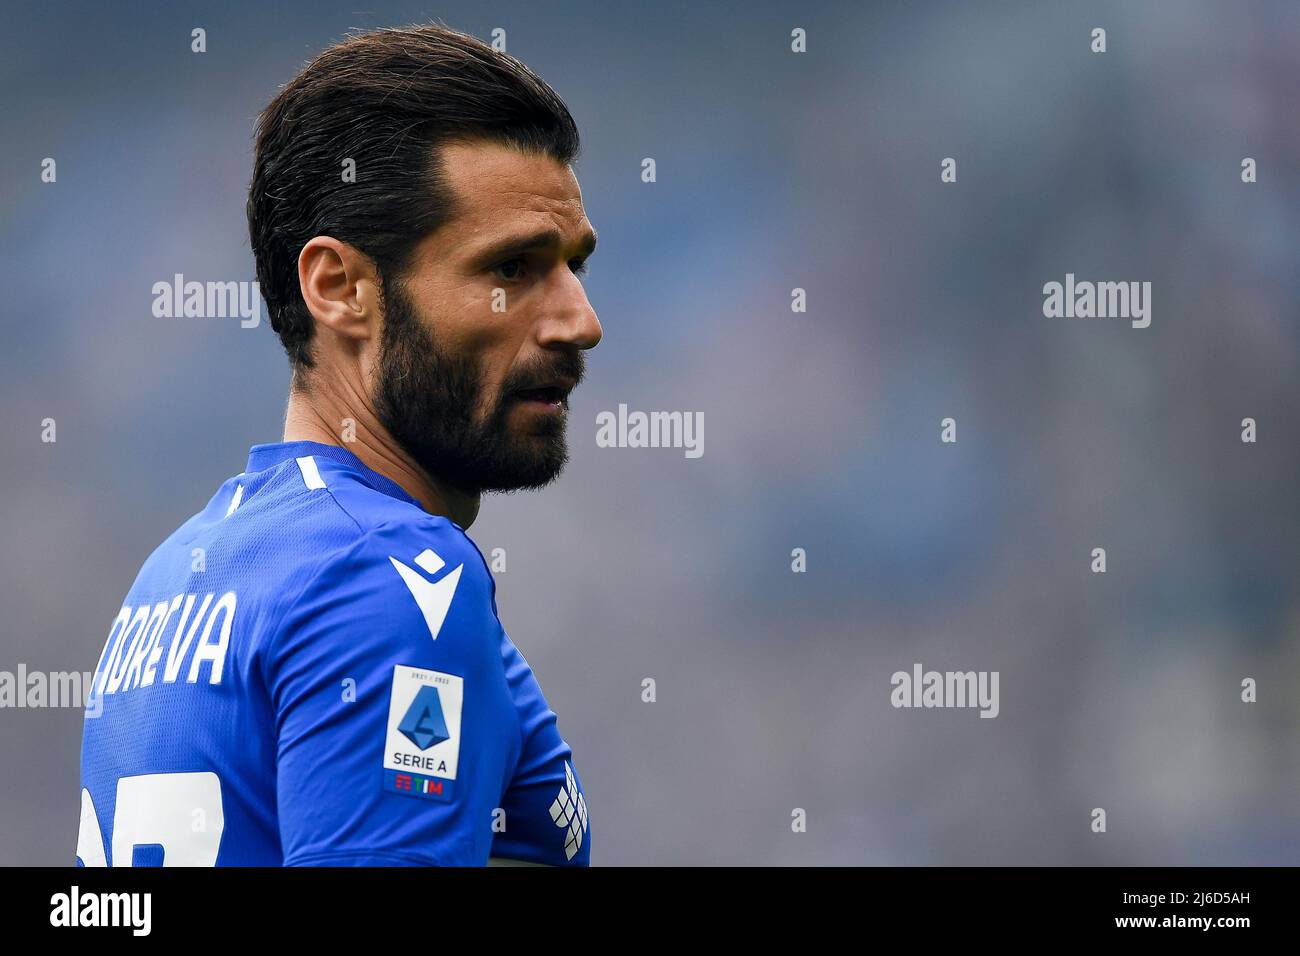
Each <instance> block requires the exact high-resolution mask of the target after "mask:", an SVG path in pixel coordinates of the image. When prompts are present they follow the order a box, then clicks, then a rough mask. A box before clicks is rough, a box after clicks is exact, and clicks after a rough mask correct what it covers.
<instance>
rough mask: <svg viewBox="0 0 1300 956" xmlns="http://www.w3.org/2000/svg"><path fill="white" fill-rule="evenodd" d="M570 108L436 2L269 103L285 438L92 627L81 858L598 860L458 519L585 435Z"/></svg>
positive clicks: (258, 451) (334, 56) (261, 274)
mask: <svg viewBox="0 0 1300 956" xmlns="http://www.w3.org/2000/svg"><path fill="white" fill-rule="evenodd" d="M577 151H578V133H577V129H576V127H575V125H574V122H573V119H572V117H571V116H570V115H569V112H568V110H567V109H566V108H565V106H564V104H563V103H562V102H561V100H560V99H559V97H558V96H557V95H556V94H555V93H554V91H552V90H551V89H550V88H549V87H548V86H547V85H546V84H545V83H543V82H542V81H541V80H540V79H539V78H538V77H537V76H536V75H535V74H534V73H532V72H531V71H530V70H529V69H528V68H527V67H526V66H524V65H523V64H522V63H520V62H519V61H517V60H515V59H514V58H512V57H509V56H506V55H503V54H500V53H497V52H495V51H493V50H492V49H490V48H489V47H487V46H486V45H484V44H483V43H481V42H479V41H478V40H475V39H473V38H472V37H468V36H464V35H462V34H459V33H455V32H453V31H450V30H447V29H444V28H440V27H420V28H412V29H407V30H385V31H379V32H375V33H370V34H367V35H363V36H358V37H355V38H352V39H350V40H348V41H347V42H344V43H342V44H340V45H338V46H336V47H333V48H331V49H329V50H327V51H326V52H325V53H323V54H322V55H321V56H319V57H318V58H317V59H316V60H314V61H313V62H312V63H311V64H309V65H308V66H307V68H306V69H305V70H304V71H303V72H302V73H301V74H300V75H299V76H298V77H296V78H295V79H294V80H293V81H292V82H291V83H289V85H288V86H286V87H285V88H284V90H283V91H281V93H280V94H279V95H278V96H277V97H276V98H275V100H274V101H273V102H272V103H271V104H270V106H268V107H267V109H266V110H265V112H264V113H263V114H262V116H261V119H260V123H259V126H258V131H257V141H256V155H255V160H254V171H253V179H252V184H251V187H250V191H249V199H248V221H249V230H250V236H251V240H252V247H253V252H254V254H255V257H256V260H257V276H258V280H259V282H260V284H261V289H262V293H263V295H264V296H265V298H266V301H267V306H268V310H269V313H270V315H271V318H272V327H273V328H274V329H275V330H276V332H278V333H279V335H280V338H281V340H282V342H283V344H284V346H285V348H286V350H287V351H288V353H289V357H290V362H291V365H292V369H293V379H292V385H291V389H290V395H289V406H288V414H287V417H286V423H285V430H284V441H283V442H281V443H277V444H271V445H257V446H254V447H253V449H252V450H251V452H250V454H249V458H248V464H247V467H246V468H245V470H244V472H243V473H242V474H239V475H236V476H235V477H233V478H231V479H229V480H228V481H226V482H225V483H224V484H223V485H222V486H221V487H220V488H219V489H218V491H217V493H216V494H215V495H214V496H213V498H212V500H211V501H209V502H208V504H207V506H206V507H205V508H204V509H203V510H202V511H201V512H199V513H198V514H197V515H195V516H194V517H192V518H191V519H190V520H188V521H187V522H185V524H183V525H182V526H181V527H180V528H179V529H178V530H177V531H176V532H175V533H174V534H172V536H171V537H169V538H168V539H167V540H166V541H164V542H163V544H162V545H161V546H160V547H159V548H158V550H156V551H155V552H154V553H153V554H152V555H151V556H150V557H149V559H148V560H147V561H146V562H145V564H144V567H143V568H142V569H141V571H140V573H139V576H138V577H137V578H136V581H135V584H134V585H133V586H132V588H131V590H130V592H129V593H128V595H127V597H126V600H125V602H124V604H123V607H122V609H121V611H120V612H119V613H118V614H117V616H116V619H115V620H114V621H113V623H112V626H111V629H110V633H109V636H108V640H107V643H106V644H105V646H104V650H103V652H102V654H101V655H100V660H99V664H98V667H97V669H96V672H95V679H94V684H93V688H92V699H91V703H90V706H89V707H88V708H87V719H86V722H85V731H84V739H83V745H82V762H81V779H82V788H83V789H82V812H81V829H80V835H79V838H78V844H77V857H78V862H79V863H81V864H84V865H88V866H89V865H104V864H111V865H113V866H131V865H159V864H161V865H163V866H182V865H246V864H253V865H280V864H284V865H313V864H318V865H361V866H373V865H379V866H386V865H473V864H483V863H486V862H488V861H489V859H491V858H498V859H501V860H503V861H523V862H531V863H543V864H558V865H585V864H587V863H588V861H589V859H590V851H591V835H590V829H589V821H588V818H587V808H586V798H585V797H584V795H583V792H582V787H581V784H580V782H579V778H578V775H577V771H576V770H575V768H574V765H573V759H572V755H571V752H570V749H569V746H568V745H567V744H566V743H565V742H564V740H563V739H562V738H561V737H560V734H559V732H558V730H557V727H556V718H555V714H554V713H553V712H552V711H551V710H550V709H549V707H548V706H547V703H546V700H545V699H544V697H543V696H542V693H541V690H540V689H539V687H538V685H537V682H536V680H535V679H534V677H533V673H532V671H531V669H530V668H529V666H528V664H527V662H526V661H525V660H524V658H523V657H522V656H521V655H520V653H519V651H518V650H516V649H515V646H514V645H513V644H512V643H511V641H510V639H509V637H507V635H506V634H505V632H504V631H503V630H502V627H501V624H500V623H499V621H498V618H497V610H496V598H495V586H494V582H493V580H492V577H491V574H490V572H489V571H488V568H487V566H486V564H485V563H484V561H483V558H482V556H481V555H480V553H479V551H478V549H477V548H476V547H475V545H474V544H473V542H472V541H470V539H469V538H468V537H467V536H466V534H465V530H464V529H467V528H468V527H469V526H470V524H471V523H472V522H473V521H474V518H475V516H476V515H477V513H478V508H479V498H480V495H481V494H482V493H483V492H485V491H509V490H513V489H519V488H540V487H542V486H544V485H545V484H547V483H548V482H550V481H552V480H553V479H554V478H555V477H556V475H557V474H558V473H559V471H560V469H561V468H562V466H563V465H564V462H565V460H566V456H567V453H566V447H565V438H564V430H565V417H566V411H567V399H568V395H569V392H570V391H571V390H572V388H573V387H574V385H576V384H577V382H578V380H579V379H580V378H581V377H582V373H583V350H585V349H589V348H592V347H593V346H595V345H596V343H597V342H598V341H599V340H600V336H601V329H600V324H599V322H598V321H597V319H596V315H595V313H594V312H593V310H592V308H591V305H590V304H589V303H588V301H587V298H586V294H585V293H584V291H583V288H582V284H581V282H580V280H579V278H578V276H579V274H580V273H581V272H582V270H583V264H584V262H585V261H586V259H587V257H588V256H589V255H590V254H591V252H592V250H593V249H594V247H595V244H596V237H595V233H594V232H593V230H592V228H591V225H590V223H589V222H588V221H587V218H586V215H585V213H584V211H583V206H582V195H581V191H580V190H579V188H578V184H577V181H576V179H575V178H574V175H573V172H572V169H571V162H572V160H573V159H574V157H575V156H576V154H577Z"/></svg>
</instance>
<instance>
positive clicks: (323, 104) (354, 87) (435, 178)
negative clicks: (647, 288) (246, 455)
mask: <svg viewBox="0 0 1300 956" xmlns="http://www.w3.org/2000/svg"><path fill="white" fill-rule="evenodd" d="M473 140H490V141H497V142H502V143H505V144H508V145H511V146H514V147H516V148H518V149H520V150H523V151H526V152H534V153H541V154H546V155H550V156H552V157H554V158H555V159H556V160H557V161H559V162H561V163H564V164H565V165H568V164H569V163H572V162H573V161H574V159H576V157H577V155H578V150H579V141H578V129H577V126H576V124H575V123H574V122H573V117H572V116H570V115H569V110H568V108H567V107H566V106H565V105H564V101H563V100H561V99H560V97H559V96H558V95H557V94H556V93H555V91H554V90H552V89H551V88H550V87H549V86H547V85H546V83H545V82H543V81H542V79H541V78H540V77H539V76H537V74H536V73H534V72H533V71H532V70H530V69H529V68H528V67H527V66H525V65H524V64H523V63H521V62H520V61H519V60H517V59H515V58H514V57H512V56H510V55H508V54H505V53H498V52H497V51H496V50H493V49H492V48H491V47H490V46H488V45H487V44H485V43H483V42H482V41H481V40H479V39H477V38H475V37H472V36H468V35H466V34H464V33H459V32H457V31H455V30H451V29H448V28H447V27H444V26H439V25H429V26H417V27H409V28H404V29H384V30H377V31H374V32H370V33H363V34H359V35H356V36H353V37H351V38H349V39H348V40H346V41H344V42H342V43H339V44H338V45H336V46H332V47H330V48H329V49H327V50H325V52H323V53H321V54H320V55H319V56H317V57H316V58H315V59H314V60H312V61H311V63H309V64H308V65H307V67H306V68H305V69H304V70H303V71H302V72H301V73H299V74H298V75H297V76H296V77H294V78H293V80H291V81H290V82H289V84H288V85H286V86H285V87H284V89H282V90H281V91H280V93H279V95H277V96H276V97H275V99H274V100H272V101H271V103H270V105H268V106H267V107H266V109H265V110H263V111H262V114H261V116H260V117H259V119H258V123H257V137H256V148H255V153H254V158H253V180H252V183H251V184H250V185H249V189H248V234H249V240H250V242H251V244H252V247H253V255H254V257H255V258H256V260H257V279H258V283H259V284H260V286H261V290H262V295H263V296H264V297H265V299H266V305H267V310H268V312H269V315H270V319H271V327H272V328H273V329H275V331H276V332H278V333H279V335H280V341H281V342H282V343H283V344H284V348H285V351H287V352H288V353H289V361H290V364H291V365H292V366H293V369H294V372H295V377H296V376H297V373H299V372H301V371H302V370H303V369H304V368H310V367H311V366H312V364H313V363H312V358H311V352H310V348H309V346H310V342H311V337H312V332H313V329H314V322H313V320H312V316H311V313H310V312H308V311H307V306H306V303H304V302H303V298H302V290H301V289H300V288H299V286H298V265H297V263H298V255H299V254H300V253H301V252H302V247H303V246H304V245H306V243H307V241H308V240H309V239H311V238H312V237H313V236H320V235H327V236H332V237H333V238H335V239H338V240H339V241H340V242H346V243H348V244H349V245H352V246H355V247H356V248H357V249H359V250H361V251H362V252H364V253H365V254H366V255H368V256H369V257H370V258H371V259H372V260H374V262H375V265H376V267H377V268H378V270H379V274H380V276H381V278H383V279H384V280H385V281H396V280H397V279H399V278H400V277H401V276H402V274H403V273H404V272H405V270H406V268H407V267H408V266H409V264H410V255H411V252H412V250H413V249H414V247H415V245H416V244H417V243H418V242H419V241H420V240H421V239H422V238H424V237H425V236H427V235H428V234H429V233H431V232H433V231H434V230H436V229H437V228H438V227H439V226H441V225H443V224H444V223H446V222H448V221H449V220H450V219H452V218H453V215H454V209H453V202H452V201H453V197H452V195H451V193H450V191H449V189H448V188H447V186H446V184H445V183H444V182H443V181H442V178H441V175H440V169H441V164H440V152H441V147H442V146H443V145H444V144H446V143H450V142H456V141H462V142H463V141H473ZM345 159H352V160H354V161H355V162H356V177H355V178H356V181H355V182H345V181H344V180H343V171H344V166H343V162H344V160H345Z"/></svg>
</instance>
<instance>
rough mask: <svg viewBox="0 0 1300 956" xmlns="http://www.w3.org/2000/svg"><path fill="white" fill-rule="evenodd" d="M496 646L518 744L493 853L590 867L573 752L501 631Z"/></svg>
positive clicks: (587, 831) (525, 665) (588, 823)
mask: <svg viewBox="0 0 1300 956" xmlns="http://www.w3.org/2000/svg"><path fill="white" fill-rule="evenodd" d="M501 649H502V660H503V663H504V666H505V674H506V681H507V683H508V684H509V686H510V694H511V698H512V699H513V701H514V707H515V711H516V713H517V714H518V720H519V727H520V734H521V740H522V743H521V750H520V755H519V760H518V762H517V764H516V768H515V772H514V774H513V777H512V779H511V781H510V785H509V787H508V789H507V791H506V794H505V797H504V799H503V801H502V809H503V810H504V811H505V815H504V819H505V829H504V830H503V831H500V832H498V833H497V834H496V838H495V840H494V842H493V844H492V856H493V858H496V859H504V860H520V861H525V862H528V863H541V864H548V865H551V866H589V865H590V863H591V821H590V820H589V818H588V816H587V798H586V795H585V794H584V793H583V791H582V781H581V780H579V779H578V774H577V771H576V770H575V769H574V766H573V751H572V750H571V749H570V747H569V745H568V744H567V743H565V741H564V738H563V737H561V736H560V731H559V726H558V723H557V720H556V716H555V712H554V711H553V710H551V708H550V706H549V705H548V704H547V702H546V698H545V696H544V695H543V694H542V689H541V687H540V686H539V684H538V683H537V677H536V676H535V675H534V674H533V670H532V668H531V667H529V665H528V662H527V661H526V660H524V656H523V654H521V653H520V652H519V649H518V648H517V647H515V645H514V643H513V642H512V641H511V640H510V638H509V637H508V636H506V635H504V634H503V635H502V643H501Z"/></svg>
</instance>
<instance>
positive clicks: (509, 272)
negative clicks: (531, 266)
mask: <svg viewBox="0 0 1300 956" xmlns="http://www.w3.org/2000/svg"><path fill="white" fill-rule="evenodd" d="M524 265H525V263H524V260H523V259H522V258H521V257H519V256H516V257H515V258H513V259H507V260H506V261H505V262H502V263H501V264H500V265H498V266H496V267H495V268H494V269H493V270H492V271H493V273H495V274H496V275H498V276H500V277H501V278H502V279H505V280H506V281H507V282H514V281H515V280H516V279H518V278H520V277H521V276H522V275H523V274H524Z"/></svg>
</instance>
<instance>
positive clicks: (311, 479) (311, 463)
mask: <svg viewBox="0 0 1300 956" xmlns="http://www.w3.org/2000/svg"><path fill="white" fill-rule="evenodd" d="M298 470H299V471H301V472H302V480H303V482H304V483H305V484H306V485H307V487H308V488H311V489H313V490H314V489H316V488H324V487H325V482H324V480H322V478H321V476H320V470H319V469H318V468H317V467H316V459H315V458H313V457H312V456H311V455H306V456H304V457H302V458H299V459H298Z"/></svg>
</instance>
